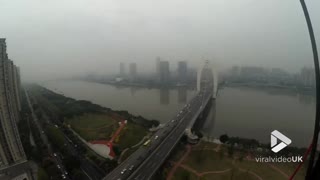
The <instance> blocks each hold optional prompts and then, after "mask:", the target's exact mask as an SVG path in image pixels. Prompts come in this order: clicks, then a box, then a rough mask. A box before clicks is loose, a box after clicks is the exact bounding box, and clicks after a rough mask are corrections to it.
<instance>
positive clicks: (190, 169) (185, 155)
mask: <svg viewBox="0 0 320 180" xmlns="http://www.w3.org/2000/svg"><path fill="white" fill-rule="evenodd" d="M186 147H187V151H186V152H185V153H184V154H183V156H182V157H181V158H180V159H179V161H178V162H173V161H170V162H171V163H172V164H174V166H173V168H172V169H171V170H170V172H169V173H168V175H167V178H166V180H171V179H172V178H173V176H174V173H175V172H176V170H177V169H178V168H179V167H181V168H183V169H185V170H186V171H188V172H191V173H192V174H194V175H196V176H197V177H198V180H200V178H201V177H202V176H205V175H208V174H224V173H228V172H230V171H231V170H232V169H231V168H228V169H225V170H220V171H206V172H198V171H197V170H195V169H193V168H192V167H190V166H188V165H185V164H183V161H184V160H185V159H186V158H187V157H188V156H189V154H190V152H191V151H199V150H211V151H215V152H219V151H220V148H221V145H218V146H217V147H215V148H208V147H205V148H202V149H199V148H197V147H191V146H190V145H187V146H186ZM274 168H276V167H274ZM238 170H239V171H242V172H248V173H249V174H251V175H252V176H254V177H256V178H257V179H258V180H263V179H262V177H260V176H259V175H258V174H256V173H254V172H252V171H248V170H246V169H242V168H238ZM280 171H281V170H280ZM282 173H283V172H282Z"/></svg>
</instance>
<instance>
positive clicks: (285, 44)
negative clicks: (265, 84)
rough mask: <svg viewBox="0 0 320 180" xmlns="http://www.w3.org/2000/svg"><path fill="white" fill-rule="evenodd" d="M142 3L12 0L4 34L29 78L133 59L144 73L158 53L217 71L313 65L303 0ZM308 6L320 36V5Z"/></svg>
mask: <svg viewBox="0 0 320 180" xmlns="http://www.w3.org/2000/svg"><path fill="white" fill-rule="evenodd" d="M139 2H140V3H132V2H130V1H126V2H118V1H108V2H95V3H89V1H83V0H80V1H77V2H75V3H66V2H62V1H55V2H42V1H37V0H31V1H29V2H28V3H21V2H17V1H15V0H10V1H8V0H5V1H4V2H3V6H1V7H0V10H1V12H3V14H2V16H1V17H0V20H1V22H2V29H1V32H2V36H3V37H6V38H8V39H10V42H9V45H10V47H12V48H11V50H10V55H11V57H13V58H14V59H15V62H16V64H17V65H19V66H20V67H21V69H22V72H21V73H22V74H24V76H23V78H24V79H25V80H28V81H36V80H48V79H55V78H63V77H70V76H75V75H79V74H85V73H91V72H97V73H103V72H110V73H115V71H116V70H117V64H118V62H125V63H127V62H132V61H134V62H136V63H137V64H140V66H141V67H142V66H143V67H145V68H143V69H141V72H142V73H143V71H142V70H144V71H145V70H150V71H153V68H154V65H153V64H154V63H153V62H154V58H155V57H157V56H160V57H163V59H166V60H170V61H173V60H174V61H179V60H187V61H188V63H189V66H190V67H195V66H197V64H198V63H199V62H200V61H202V60H203V59H209V60H211V61H213V63H214V65H215V67H217V68H218V69H224V68H226V67H230V66H232V64H240V65H253V66H263V67H280V68H283V69H285V70H287V71H290V72H292V71H298V70H299V69H300V68H301V67H303V66H308V67H312V66H313V62H312V54H311V52H310V43H309V36H308V32H307V29H306V25H305V20H304V17H303V13H302V9H301V7H300V5H299V2H298V1H291V0H284V1H277V0H271V1H270V0H268V1H267V0H265V1H260V3H255V2H252V1H250V0H244V1H239V2H232V3H231V2H227V3H223V2H224V1H222V0H218V1H202V2H197V3H193V2H188V3H182V2H181V1H179V0H175V1H170V2H169V1H163V2H152V1H146V0H140V1H139ZM61 4H63V7H64V8H60V7H61ZM307 4H308V6H309V7H310V15H311V19H312V21H313V22H314V30H315V35H316V36H315V37H316V40H317V41H319V32H320V25H319V23H317V22H320V19H319V18H320V16H319V12H318V11H317V7H319V6H320V5H319V2H317V1H308V2H307ZM170 7H171V8H170ZM164 10H166V11H164ZM83 12H86V13H83ZM165 12H166V13H165ZM11 14H13V15H12V16H11ZM39 14H41V16H39ZM20 17H25V18H26V20H24V19H21V18H20ZM66 17H67V18H66ZM71 17H72V20H71V19H70V18H71ZM256 17H259V18H256ZM27 20H30V21H29V22H30V23H28V24H26V23H25V22H26V21H27ZM233 22H238V23H233ZM31 27H32V28H31ZM34 27H38V28H36V30H35V28H34ZM21 29H23V33H21V32H20V31H19V30H21ZM29 42H33V43H29ZM318 48H319V47H318ZM65 62H67V63H65ZM114 62H117V63H114ZM64 63H65V64H64ZM73 64H77V68H72V65H73ZM34 67H37V68H36V69H37V72H35V71H34V70H33V69H34Z"/></svg>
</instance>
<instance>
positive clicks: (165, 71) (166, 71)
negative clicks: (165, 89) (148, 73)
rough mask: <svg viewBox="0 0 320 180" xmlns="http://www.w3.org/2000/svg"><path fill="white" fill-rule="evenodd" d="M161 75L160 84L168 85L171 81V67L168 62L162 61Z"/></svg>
mask: <svg viewBox="0 0 320 180" xmlns="http://www.w3.org/2000/svg"><path fill="white" fill-rule="evenodd" d="M159 67H160V68H159V71H160V73H159V75H160V77H159V78H160V83H161V84H168V83H169V81H170V66H169V62H168V61H160V66H159Z"/></svg>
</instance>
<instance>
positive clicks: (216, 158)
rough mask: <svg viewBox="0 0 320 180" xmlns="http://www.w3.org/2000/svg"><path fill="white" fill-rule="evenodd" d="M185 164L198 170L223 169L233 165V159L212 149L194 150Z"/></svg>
mask: <svg viewBox="0 0 320 180" xmlns="http://www.w3.org/2000/svg"><path fill="white" fill-rule="evenodd" d="M184 164H187V165H189V166H190V167H191V168H193V169H195V170H196V171H198V172H205V171H212V170H213V169H214V170H215V171H222V170H225V169H228V168H230V167H232V159H230V158H227V157H225V156H224V155H221V154H219V153H217V152H214V151H211V150H202V151H192V152H191V153H190V155H189V157H188V158H187V159H186V160H185V161H184Z"/></svg>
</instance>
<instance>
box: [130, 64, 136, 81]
mask: <svg viewBox="0 0 320 180" xmlns="http://www.w3.org/2000/svg"><path fill="white" fill-rule="evenodd" d="M129 74H130V78H131V79H132V80H134V79H136V78H137V64H136V63H130V65H129Z"/></svg>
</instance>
